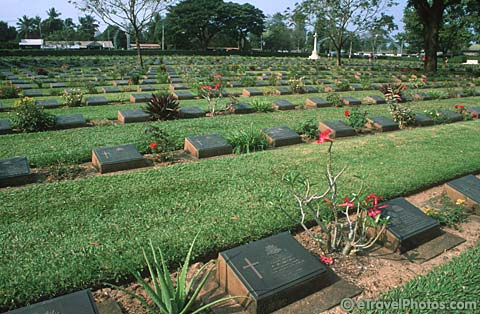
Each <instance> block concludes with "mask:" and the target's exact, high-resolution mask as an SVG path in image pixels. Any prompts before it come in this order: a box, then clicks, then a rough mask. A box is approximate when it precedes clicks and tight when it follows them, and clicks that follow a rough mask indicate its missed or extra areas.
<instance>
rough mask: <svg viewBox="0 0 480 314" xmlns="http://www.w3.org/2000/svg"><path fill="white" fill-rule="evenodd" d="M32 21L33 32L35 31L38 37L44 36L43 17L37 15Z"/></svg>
mask: <svg viewBox="0 0 480 314" xmlns="http://www.w3.org/2000/svg"><path fill="white" fill-rule="evenodd" d="M32 23H33V24H32V32H33V33H35V35H36V36H38V38H42V18H41V17H40V16H38V15H37V16H35V17H34V18H33V19H32Z"/></svg>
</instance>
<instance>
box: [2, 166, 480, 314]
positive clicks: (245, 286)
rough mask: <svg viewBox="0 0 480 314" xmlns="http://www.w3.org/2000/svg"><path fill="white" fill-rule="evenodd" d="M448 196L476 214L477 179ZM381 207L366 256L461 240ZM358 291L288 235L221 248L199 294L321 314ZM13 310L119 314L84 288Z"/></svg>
mask: <svg viewBox="0 0 480 314" xmlns="http://www.w3.org/2000/svg"><path fill="white" fill-rule="evenodd" d="M444 189H445V191H446V193H447V195H448V196H449V197H451V198H452V199H453V200H455V199H458V198H462V199H465V200H466V204H467V206H468V208H469V209H471V212H472V213H473V214H476V215H478V214H480V179H478V178H477V177H475V176H473V175H467V176H465V177H461V178H458V179H455V180H452V181H449V182H447V183H446V184H445V185H444ZM380 206H382V207H385V206H386V208H385V209H384V210H383V214H384V215H386V216H388V217H390V218H389V224H388V226H387V229H386V231H385V233H384V234H383V236H382V238H381V239H380V241H379V245H376V246H375V247H374V248H373V249H372V250H371V251H370V252H369V254H371V255H375V256H377V257H379V258H386V259H398V260H406V261H409V262H412V263H420V264H421V263H424V262H426V261H428V260H430V259H432V258H434V257H436V256H438V255H440V254H442V253H444V252H445V251H446V250H449V249H451V248H454V247H456V246H457V245H459V244H461V243H463V242H464V241H465V240H464V239H463V238H461V237H459V236H456V235H453V234H451V233H449V232H446V231H444V230H442V229H441V228H440V225H439V223H438V222H437V221H436V220H435V219H433V218H432V217H430V216H427V215H426V214H425V213H423V211H421V210H420V209H419V208H417V207H416V206H414V205H413V204H411V203H410V202H408V201H407V200H406V199H404V198H403V197H398V198H395V199H392V200H388V201H386V202H384V203H382V204H380ZM361 292H362V289H360V288H359V287H357V286H356V285H355V282H348V281H346V280H344V279H343V278H341V277H340V276H338V275H337V274H335V272H334V271H333V270H332V269H330V268H329V266H327V265H325V264H323V263H322V262H321V261H320V259H319V258H318V257H317V256H315V255H312V254H311V253H310V252H309V251H308V250H307V249H306V248H304V247H303V246H302V245H301V244H300V243H299V242H297V240H296V239H295V238H294V237H293V236H292V235H291V234H290V233H289V232H283V233H279V234H275V235H272V236H269V237H267V238H264V239H261V240H258V241H254V242H250V243H247V244H244V245H241V246H238V247H234V248H231V249H228V250H225V251H222V252H220V253H219V254H218V259H217V263H216V269H215V276H213V277H211V278H210V280H209V282H208V284H207V285H206V288H204V291H203V293H202V295H201V297H202V300H203V301H205V302H211V301H215V300H218V299H220V298H224V297H228V296H246V297H245V298H240V299H238V298H237V299H235V301H234V300H231V301H229V302H228V303H226V304H221V305H219V306H216V307H214V308H213V313H216V314H229V313H239V314H268V313H278V314H287V313H296V314H307V313H308V314H311V313H321V312H323V311H326V310H328V309H330V308H333V307H335V306H337V305H338V304H340V302H341V301H342V300H343V299H345V298H353V297H355V296H357V295H359V294H360V293H361ZM8 313H11V314H33V313H69V314H90V313H91V314H97V313H100V314H120V313H121V309H120V307H119V306H118V304H116V303H115V302H114V301H112V300H110V301H105V302H103V303H100V304H96V303H95V302H94V300H93V297H92V295H91V293H90V290H88V289H87V290H82V291H78V292H75V293H71V294H68V295H64V296H60V297H57V298H54V299H50V300H47V301H44V302H41V303H37V304H34V305H30V306H27V307H24V308H21V309H17V310H13V311H11V312H8Z"/></svg>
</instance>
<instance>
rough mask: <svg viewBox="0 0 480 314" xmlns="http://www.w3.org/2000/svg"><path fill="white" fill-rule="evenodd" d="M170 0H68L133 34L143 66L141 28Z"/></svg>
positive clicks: (140, 62) (139, 61)
mask: <svg viewBox="0 0 480 314" xmlns="http://www.w3.org/2000/svg"><path fill="white" fill-rule="evenodd" d="M170 1H171V0H69V2H70V3H73V4H74V5H75V6H76V7H77V8H79V9H80V10H83V11H87V12H90V13H92V14H94V15H96V16H98V17H99V18H100V19H102V20H103V21H104V22H105V23H107V24H109V25H112V26H117V27H118V28H119V29H121V30H123V31H124V32H126V33H129V34H131V35H133V36H134V38H135V43H136V46H137V58H138V63H139V65H140V66H141V67H142V68H143V58H142V52H141V49H140V36H141V33H142V30H143V29H144V28H145V27H146V26H147V24H148V23H149V22H150V20H151V19H152V17H153V15H154V14H156V13H158V12H160V11H162V10H163V9H164V8H165V7H164V5H166V4H167V3H168V2H170Z"/></svg>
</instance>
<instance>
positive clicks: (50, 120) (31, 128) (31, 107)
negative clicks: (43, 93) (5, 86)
mask: <svg viewBox="0 0 480 314" xmlns="http://www.w3.org/2000/svg"><path fill="white" fill-rule="evenodd" d="M13 126H14V128H16V129H19V130H20V131H22V132H39V131H45V130H48V129H50V128H53V127H54V126H55V116H54V115H52V114H50V113H47V112H45V111H44V109H43V108H41V107H40V106H37V105H36V104H35V99H33V98H30V97H24V98H22V99H20V100H18V101H17V102H16V103H15V116H14V117H13Z"/></svg>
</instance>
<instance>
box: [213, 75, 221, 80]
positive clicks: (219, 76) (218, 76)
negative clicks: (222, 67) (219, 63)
mask: <svg viewBox="0 0 480 314" xmlns="http://www.w3.org/2000/svg"><path fill="white" fill-rule="evenodd" d="M221 77H222V75H221V74H214V75H213V78H214V79H219V78H221Z"/></svg>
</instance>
